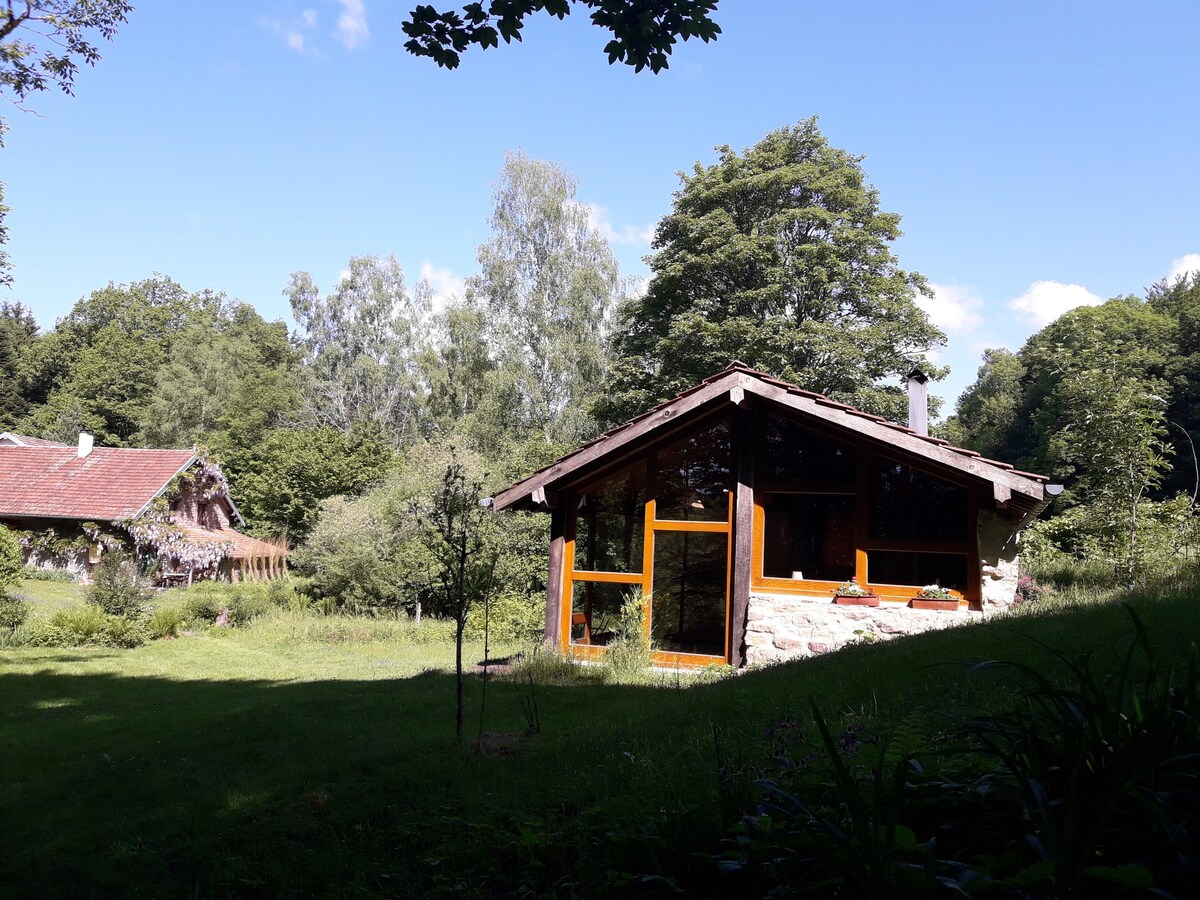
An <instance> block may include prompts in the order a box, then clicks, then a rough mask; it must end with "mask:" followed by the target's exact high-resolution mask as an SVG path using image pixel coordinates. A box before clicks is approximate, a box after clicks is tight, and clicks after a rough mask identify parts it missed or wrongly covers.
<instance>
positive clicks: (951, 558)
mask: <svg viewBox="0 0 1200 900" xmlns="http://www.w3.org/2000/svg"><path fill="white" fill-rule="evenodd" d="M867 583H868V584H902V585H912V586H913V587H915V588H921V587H924V586H925V585H927V584H940V585H941V586H942V587H944V588H953V589H954V590H956V591H960V592H965V591H966V588H967V556H966V554H965V553H899V552H896V551H893V550H869V551H867Z"/></svg>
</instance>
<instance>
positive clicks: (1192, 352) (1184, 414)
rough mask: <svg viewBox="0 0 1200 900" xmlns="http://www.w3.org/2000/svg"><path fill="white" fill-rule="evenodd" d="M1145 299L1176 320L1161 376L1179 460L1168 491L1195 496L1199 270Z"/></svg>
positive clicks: (1199, 477)
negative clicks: (1166, 388) (1166, 390)
mask: <svg viewBox="0 0 1200 900" xmlns="http://www.w3.org/2000/svg"><path fill="white" fill-rule="evenodd" d="M1146 300H1147V302H1148V303H1149V305H1150V307H1151V309H1153V310H1154V311H1155V312H1157V313H1159V314H1161V315H1164V316H1167V317H1169V318H1171V319H1172V320H1174V322H1175V323H1176V335H1177V341H1176V344H1175V346H1174V347H1172V348H1171V352H1170V353H1169V354H1168V357H1167V361H1166V366H1165V371H1164V377H1165V379H1166V381H1167V384H1168V387H1169V390H1170V405H1169V406H1168V408H1167V420H1168V424H1169V426H1170V437H1171V438H1172V440H1173V441H1174V443H1175V446H1176V451H1177V459H1178V460H1180V462H1179V463H1177V464H1176V466H1175V470H1174V471H1173V472H1172V474H1171V475H1170V476H1168V478H1167V481H1166V485H1167V490H1168V491H1171V490H1186V491H1187V492H1188V493H1189V494H1191V495H1195V494H1196V493H1197V491H1198V490H1200V472H1198V471H1197V468H1198V467H1197V464H1196V455H1195V453H1196V448H1197V447H1200V272H1192V273H1190V274H1184V275H1180V276H1178V277H1177V278H1175V279H1174V280H1167V279H1164V280H1162V281H1160V282H1158V283H1157V284H1155V285H1153V286H1152V287H1151V288H1150V290H1149V291H1147V293H1146ZM1184 460H1186V462H1183V461H1184Z"/></svg>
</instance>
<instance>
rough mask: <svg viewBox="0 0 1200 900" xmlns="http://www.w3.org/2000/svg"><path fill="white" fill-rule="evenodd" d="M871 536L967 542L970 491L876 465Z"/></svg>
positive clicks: (905, 468) (912, 472) (901, 468)
mask: <svg viewBox="0 0 1200 900" xmlns="http://www.w3.org/2000/svg"><path fill="white" fill-rule="evenodd" d="M870 535H871V537H873V538H886V539H888V540H897V541H965V540H966V539H967V490H966V488H962V487H959V486H958V485H957V484H951V483H950V482H948V481H943V480H942V479H940V478H935V477H934V476H932V475H927V474H926V473H924V472H921V471H919V470H917V469H913V468H910V467H909V466H902V465H900V464H899V463H889V462H877V463H875V464H874V465H873V466H872V467H871V515H870ZM904 583H905V584H907V583H908V582H904Z"/></svg>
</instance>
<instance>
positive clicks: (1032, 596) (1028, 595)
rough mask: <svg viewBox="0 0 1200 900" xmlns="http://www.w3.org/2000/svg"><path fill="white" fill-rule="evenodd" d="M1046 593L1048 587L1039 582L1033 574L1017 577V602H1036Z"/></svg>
mask: <svg viewBox="0 0 1200 900" xmlns="http://www.w3.org/2000/svg"><path fill="white" fill-rule="evenodd" d="M1045 595H1046V588H1044V587H1042V586H1041V585H1040V584H1038V583H1037V579H1035V578H1034V577H1033V576H1032V575H1022V576H1021V577H1020V578H1018V579H1017V602H1018V603H1036V602H1037V601H1038V600H1041V599H1042V597H1044V596H1045Z"/></svg>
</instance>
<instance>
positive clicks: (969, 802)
mask: <svg viewBox="0 0 1200 900" xmlns="http://www.w3.org/2000/svg"><path fill="white" fill-rule="evenodd" d="M1129 614H1130V616H1131V618H1132V621H1133V628H1134V632H1135V637H1134V640H1133V641H1132V643H1131V645H1130V647H1129V649H1128V650H1127V652H1126V653H1125V654H1124V656H1123V658H1122V660H1121V662H1120V664H1119V665H1118V667H1117V669H1116V671H1115V672H1114V673H1113V674H1112V675H1111V676H1109V677H1100V676H1098V675H1097V673H1096V670H1095V668H1094V665H1093V663H1091V662H1090V661H1088V660H1086V659H1085V660H1083V661H1072V660H1068V659H1066V658H1065V657H1064V656H1062V655H1061V654H1056V655H1057V656H1058V658H1059V660H1060V661H1061V662H1063V663H1064V664H1065V665H1066V667H1067V670H1068V672H1069V680H1068V682H1069V683H1068V685H1067V686H1059V684H1057V683H1056V682H1055V681H1054V680H1052V679H1051V678H1050V677H1049V676H1047V675H1045V674H1042V673H1041V672H1039V671H1037V670H1035V669H1033V668H1031V667H1029V666H1027V665H1024V664H1021V663H1013V662H989V663H984V664H981V665H979V666H976V667H975V669H976V671H980V672H982V671H988V670H999V671H1002V672H1006V673H1009V674H1011V675H1013V676H1015V677H1016V679H1017V681H1018V683H1019V684H1020V686H1021V695H1020V700H1019V703H1018V704H1017V706H1016V708H1014V709H1013V710H1012V711H1010V712H1007V713H1004V714H1000V715H995V716H990V717H987V718H976V719H971V720H967V721H962V722H959V723H957V724H956V725H955V726H953V727H952V728H950V729H948V731H947V733H946V734H945V735H943V736H942V737H941V739H940V740H937V741H936V742H935V745H934V746H929V747H927V749H926V752H925V753H923V754H919V755H920V756H922V757H923V758H924V760H925V763H924V765H923V764H922V762H921V761H920V760H919V759H918V758H917V755H911V754H908V753H903V752H899V751H893V750H890V749H889V747H888V745H887V744H886V742H878V741H873V740H865V739H863V738H862V736H861V735H859V734H856V733H855V732H853V731H847V732H845V733H843V734H842V735H840V736H837V737H835V735H834V733H833V731H832V730H831V729H830V727H829V725H828V723H827V722H826V720H825V719H824V717H823V716H822V715H821V713H820V711H819V710H818V709H817V708H816V706H815V704H814V705H813V721H814V723H815V726H814V727H815V730H816V733H817V736H818V742H819V750H818V751H817V752H812V753H807V754H804V755H798V752H797V751H798V748H800V747H802V746H804V741H803V739H802V738H803V735H802V734H801V733H800V731H799V728H798V727H797V726H795V725H794V724H792V723H785V724H787V725H789V728H787V729H784V728H782V727H781V729H779V733H780V734H785V733H786V734H788V735H789V736H790V737H789V739H788V740H786V741H785V742H784V743H783V745H782V746H780V747H779V748H778V750H777V753H776V755H775V757H774V760H773V762H772V763H771V764H770V765H769V767H768V768H767V769H766V770H760V771H759V772H757V773H755V774H758V775H760V776H761V777H758V778H757V779H756V781H755V784H756V785H757V786H758V788H759V791H760V799H759V801H758V803H757V805H756V806H755V809H754V812H753V813H752V814H751V815H748V816H745V817H744V818H742V819H741V820H740V821H738V822H737V823H736V824H735V825H734V827H733V831H732V834H731V837H730V842H731V845H732V849H731V850H729V851H727V852H726V853H724V854H722V855H721V856H720V857H719V863H720V865H721V867H722V870H723V871H725V872H726V873H728V874H730V875H732V876H734V877H737V878H741V879H743V881H744V882H745V884H746V885H747V886H748V887H749V889H752V890H754V891H771V892H772V895H781V896H782V895H791V894H793V893H794V894H798V895H804V896H812V897H857V896H871V897H879V898H888V897H944V896H947V895H948V894H947V892H949V894H950V895H958V896H975V895H977V894H985V895H987V896H996V897H1013V898H1017V897H1020V898H1025V897H1051V898H1083V897H1087V898H1093V897H1095V898H1106V897H1117V896H1129V895H1131V892H1133V893H1136V892H1141V893H1144V894H1154V895H1157V896H1167V897H1170V896H1187V895H1189V894H1190V891H1191V886H1193V885H1194V884H1195V882H1196V878H1197V877H1198V876H1200V829H1198V827H1197V824H1196V823H1197V822H1198V821H1200V694H1198V690H1197V671H1196V670H1197V663H1196V650H1195V647H1194V645H1193V648H1192V651H1191V653H1190V656H1189V658H1188V660H1187V663H1186V666H1185V667H1184V670H1183V671H1182V672H1181V671H1178V670H1177V669H1173V668H1171V667H1168V666H1164V665H1163V664H1162V663H1161V661H1160V660H1159V659H1158V658H1157V654H1156V653H1155V650H1154V648H1153V647H1152V646H1151V644H1150V642H1149V639H1148V637H1147V633H1146V630H1145V628H1144V626H1143V625H1142V623H1141V620H1140V619H1139V618H1138V617H1137V615H1136V613H1135V612H1134V611H1133V610H1132V609H1129ZM777 737H778V735H777ZM747 771H748V770H747V768H746V767H736V766H734V767H723V770H722V784H723V787H724V788H725V791H726V792H731V793H733V794H734V795H736V792H737V791H738V790H739V788H738V785H739V784H742V785H744V783H745V779H746V775H747ZM749 771H751V772H752V773H753V772H754V770H753V769H751V770H749ZM742 789H743V790H744V787H743V788H742Z"/></svg>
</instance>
